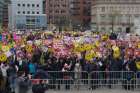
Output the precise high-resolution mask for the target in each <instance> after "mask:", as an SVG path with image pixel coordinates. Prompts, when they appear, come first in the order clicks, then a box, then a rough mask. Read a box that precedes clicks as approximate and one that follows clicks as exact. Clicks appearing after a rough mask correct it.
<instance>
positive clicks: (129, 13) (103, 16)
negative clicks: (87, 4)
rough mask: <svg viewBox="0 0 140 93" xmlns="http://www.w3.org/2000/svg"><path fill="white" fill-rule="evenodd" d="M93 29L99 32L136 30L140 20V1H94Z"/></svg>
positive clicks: (92, 10)
mask: <svg viewBox="0 0 140 93" xmlns="http://www.w3.org/2000/svg"><path fill="white" fill-rule="evenodd" d="M91 12H92V14H91V16H92V17H91V27H92V29H94V30H98V31H119V32H121V31H126V29H130V30H131V31H133V30H135V27H134V20H136V19H140V0H93V3H92V9H91Z"/></svg>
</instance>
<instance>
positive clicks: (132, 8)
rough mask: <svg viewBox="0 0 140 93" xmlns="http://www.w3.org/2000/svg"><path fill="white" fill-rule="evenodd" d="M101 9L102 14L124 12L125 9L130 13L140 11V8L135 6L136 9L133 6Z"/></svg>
mask: <svg viewBox="0 0 140 93" xmlns="http://www.w3.org/2000/svg"><path fill="white" fill-rule="evenodd" d="M95 8H96V7H95ZM100 9H101V11H102V12H105V11H107V10H124V9H125V10H129V11H138V10H139V9H140V7H139V6H135V7H133V6H128V7H125V6H120V7H113V6H111V7H101V8H100Z"/></svg>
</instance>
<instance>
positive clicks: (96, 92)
mask: <svg viewBox="0 0 140 93" xmlns="http://www.w3.org/2000/svg"><path fill="white" fill-rule="evenodd" d="M28 93H31V91H29V92H28ZM46 93H140V91H125V90H104V89H101V90H94V91H46Z"/></svg>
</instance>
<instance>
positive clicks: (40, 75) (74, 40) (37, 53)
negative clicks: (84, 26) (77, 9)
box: [0, 31, 140, 93]
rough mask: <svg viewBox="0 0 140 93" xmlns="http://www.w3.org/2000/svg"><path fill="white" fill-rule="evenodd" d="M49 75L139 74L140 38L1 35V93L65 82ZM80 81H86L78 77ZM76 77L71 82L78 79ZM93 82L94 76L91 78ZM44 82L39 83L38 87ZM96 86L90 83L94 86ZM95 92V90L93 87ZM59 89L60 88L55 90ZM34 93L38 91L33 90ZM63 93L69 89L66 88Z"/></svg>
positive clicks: (87, 34)
mask: <svg viewBox="0 0 140 93" xmlns="http://www.w3.org/2000/svg"><path fill="white" fill-rule="evenodd" d="M48 71H55V72H56V71H58V72H82V71H85V72H87V73H91V72H93V71H133V72H134V73H138V72H139V71H140V38H139V36H137V35H135V34H132V33H125V34H116V33H111V34H107V33H99V32H80V31H79V32H61V33H59V32H53V31H52V32H51V31H49V32H23V33H17V32H12V33H8V32H2V33H1V34H0V93H9V91H10V92H12V93H15V89H16V87H17V86H18V87H19V90H21V92H19V93H26V92H27V90H28V86H29V85H30V83H31V82H30V81H29V80H30V79H33V78H35V79H48V78H54V76H56V77H55V78H57V79H65V78H68V77H66V76H67V75H62V74H56V75H54V74H48V73H47V72H48ZM81 77H82V78H87V77H84V76H81ZM81 77H80V75H79V74H76V75H74V76H73V77H72V78H75V79H76V78H81ZM138 77H139V78H140V74H138ZM91 78H94V75H93V76H91ZM42 82H45V81H41V82H40V83H42ZM94 83H95V82H92V84H93V85H94ZM92 87H93V88H96V86H92ZM53 88H55V87H54V86H53ZM58 88H59V89H60V86H58ZM32 89H33V92H34V93H44V92H41V90H44V91H45V89H43V88H42V89H41V90H40V92H37V91H38V90H37V87H35V86H34V87H33V88H32ZM66 89H70V86H69V85H66Z"/></svg>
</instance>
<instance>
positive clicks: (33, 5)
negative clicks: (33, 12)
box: [17, 4, 39, 7]
mask: <svg viewBox="0 0 140 93" xmlns="http://www.w3.org/2000/svg"><path fill="white" fill-rule="evenodd" d="M17 6H18V7H20V6H22V7H25V6H26V4H17ZM31 6H32V7H39V4H27V7H31Z"/></svg>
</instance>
